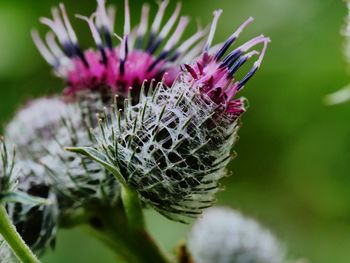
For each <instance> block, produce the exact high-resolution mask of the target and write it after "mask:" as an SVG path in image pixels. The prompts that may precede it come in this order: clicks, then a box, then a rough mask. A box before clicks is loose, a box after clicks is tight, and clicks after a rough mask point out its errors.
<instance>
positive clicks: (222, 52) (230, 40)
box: [215, 36, 237, 61]
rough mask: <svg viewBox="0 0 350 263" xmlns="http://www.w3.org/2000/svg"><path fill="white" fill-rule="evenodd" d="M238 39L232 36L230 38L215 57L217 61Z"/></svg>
mask: <svg viewBox="0 0 350 263" xmlns="http://www.w3.org/2000/svg"><path fill="white" fill-rule="evenodd" d="M236 39H237V37H235V36H232V37H230V38H229V39H228V40H227V41H226V42H225V44H224V45H223V46H222V48H221V49H220V50H219V51H218V52H217V53H216V55H215V60H216V61H219V60H220V59H221V58H222V56H223V55H224V54H225V53H226V51H227V50H228V48H229V47H230V46H231V45H232V43H233V42H234V41H235V40H236Z"/></svg>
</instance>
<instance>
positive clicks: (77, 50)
mask: <svg viewBox="0 0 350 263" xmlns="http://www.w3.org/2000/svg"><path fill="white" fill-rule="evenodd" d="M75 53H76V54H77V56H78V57H79V58H80V59H81V61H83V63H84V65H85V67H87V68H88V67H89V63H88V61H87V60H86V58H85V55H84V53H83V51H81V49H80V47H79V46H78V45H77V44H76V45H75Z"/></svg>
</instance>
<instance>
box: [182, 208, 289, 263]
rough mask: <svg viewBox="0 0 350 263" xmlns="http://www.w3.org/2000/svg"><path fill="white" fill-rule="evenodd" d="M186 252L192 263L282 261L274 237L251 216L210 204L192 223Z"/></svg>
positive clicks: (283, 254)
mask: <svg viewBox="0 0 350 263" xmlns="http://www.w3.org/2000/svg"><path fill="white" fill-rule="evenodd" d="M188 248H189V252H190V254H191V256H192V258H193V260H194V262H196V263H212V262H217V263H282V262H286V261H285V258H284V256H285V253H284V249H283V248H282V246H281V245H280V244H279V242H278V241H277V240H276V238H275V237H274V236H273V235H272V234H271V233H270V232H269V231H268V230H266V229H264V228H262V227H261V226H260V225H259V224H258V223H256V222H255V221H254V220H252V219H249V218H246V217H244V216H242V215H241V214H240V213H238V212H235V211H233V210H231V209H226V208H210V209H208V210H206V211H205V212H204V214H203V217H202V218H200V219H199V220H198V221H197V222H196V223H195V225H194V226H193V228H192V230H191V232H190V234H189V237H188Z"/></svg>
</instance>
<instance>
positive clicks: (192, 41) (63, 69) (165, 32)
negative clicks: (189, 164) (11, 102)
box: [32, 0, 204, 98]
mask: <svg viewBox="0 0 350 263" xmlns="http://www.w3.org/2000/svg"><path fill="white" fill-rule="evenodd" d="M97 2H98V6H97V10H96V12H95V13H94V15H93V16H91V17H90V18H89V17H84V16H80V15H77V16H76V17H77V18H79V19H81V20H84V21H86V22H87V25H88V27H89V28H90V31H91V33H92V38H93V40H94V41H95V43H96V48H95V49H93V48H91V49H88V50H85V51H84V50H82V49H81V48H80V45H79V43H78V39H77V37H76V34H75V32H74V30H73V27H72V26H71V23H70V20H69V18H68V15H67V12H66V9H65V7H64V6H63V5H62V4H61V5H60V8H59V9H58V8H53V12H52V19H49V18H41V19H40V21H41V23H43V24H45V25H47V26H48V27H49V28H50V29H51V30H52V32H49V33H48V34H47V35H46V39H45V41H42V40H41V38H40V36H39V34H38V33H37V32H36V31H33V34H32V35H33V40H34V42H35V44H36V45H37V47H38V49H39V51H40V53H41V54H42V56H43V57H44V59H45V60H46V61H47V62H48V63H49V64H50V65H52V66H53V68H54V71H55V73H56V75H58V76H59V77H61V78H63V79H64V80H65V81H66V82H67V83H68V86H67V87H66V89H65V94H66V95H67V96H68V97H75V96H76V95H78V94H79V93H80V92H81V91H86V90H88V91H90V92H91V91H92V92H101V91H102V92H106V91H107V92H109V93H111V94H113V95H114V94H118V95H119V96H121V97H124V98H126V97H127V96H128V93H129V92H132V93H133V96H134V97H135V98H138V93H139V91H140V87H141V85H142V83H143V81H144V80H148V81H149V82H150V81H151V80H152V79H156V80H158V81H159V80H160V79H161V78H162V77H163V76H164V73H165V72H167V73H168V74H167V75H166V81H167V83H168V84H172V82H173V81H174V79H175V77H176V76H177V74H178V72H179V67H178V65H179V64H181V63H182V61H183V59H184V58H186V60H187V61H189V60H188V59H190V58H194V57H195V56H196V55H198V54H199V49H198V45H199V46H200V44H201V40H202V38H203V36H204V31H203V30H201V29H199V30H198V32H197V33H195V34H194V35H193V36H191V37H190V38H189V39H187V40H186V41H184V42H183V43H182V44H179V40H180V38H181V36H182V34H183V32H184V31H185V29H186V28H187V24H188V22H189V21H188V18H187V17H181V18H179V15H180V10H181V4H178V5H177V6H176V8H175V10H174V12H173V14H172V15H171V16H170V18H169V20H168V21H167V22H166V23H165V24H164V26H162V20H163V17H164V15H165V11H166V7H167V5H168V4H169V1H168V0H166V1H162V2H161V3H160V4H159V9H158V12H157V14H156V16H155V18H154V20H153V22H152V21H151V23H150V24H149V23H148V22H149V12H150V7H149V5H148V4H144V5H143V7H142V14H141V18H140V20H139V24H138V25H137V26H136V27H135V28H133V29H131V26H130V24H131V22H130V10H129V2H128V0H126V1H125V6H124V7H125V15H124V16H125V22H124V33H123V36H122V37H119V36H117V35H116V34H115V33H114V22H115V9H114V7H108V8H106V5H105V1H104V0H98V1H97ZM173 29H174V30H173ZM55 36H56V38H55ZM115 36H117V38H118V39H115ZM148 36H149V37H148ZM56 39H57V40H58V43H57V42H56ZM114 40H116V41H118V43H120V44H118V45H115V43H114V42H115V41H114ZM192 47H193V50H192V51H191V52H188V51H189V50H190V49H191V48H192ZM129 87H133V89H132V90H130V89H129Z"/></svg>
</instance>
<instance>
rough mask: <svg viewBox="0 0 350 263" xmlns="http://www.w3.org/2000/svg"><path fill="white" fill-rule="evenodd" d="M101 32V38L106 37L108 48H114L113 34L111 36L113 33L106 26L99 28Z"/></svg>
mask: <svg viewBox="0 0 350 263" xmlns="http://www.w3.org/2000/svg"><path fill="white" fill-rule="evenodd" d="M99 33H100V36H101V38H103V39H104V41H105V43H106V46H107V47H108V49H109V50H113V40H112V36H111V33H110V32H109V30H108V29H107V28H106V27H101V28H100V29H99Z"/></svg>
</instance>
